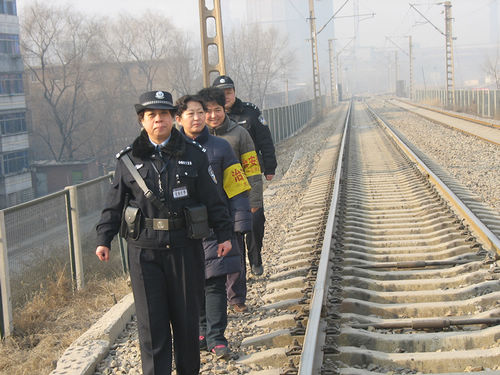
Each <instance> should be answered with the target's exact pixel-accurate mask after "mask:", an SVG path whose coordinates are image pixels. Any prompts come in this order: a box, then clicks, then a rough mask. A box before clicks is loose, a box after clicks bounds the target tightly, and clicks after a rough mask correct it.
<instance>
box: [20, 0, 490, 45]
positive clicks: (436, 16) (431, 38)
mask: <svg viewBox="0 0 500 375" xmlns="http://www.w3.org/2000/svg"><path fill="white" fill-rule="evenodd" d="M31 1H32V0H18V8H19V14H20V16H21V17H22V8H23V7H24V6H25V5H26V4H29V3H30V2H31ZM45 1H52V2H54V3H56V4H72V5H73V6H74V7H75V8H77V9H81V10H82V11H84V12H88V13H92V14H96V15H101V14H102V15H116V14H119V13H120V12H128V13H133V14H134V13H141V12H144V11H145V10H147V9H150V10H153V11H155V12H164V13H165V14H166V15H167V16H169V17H170V18H171V19H172V21H173V23H174V24H175V25H176V26H178V27H179V28H181V29H184V30H186V31H188V32H190V33H192V34H193V37H195V38H199V21H198V0H183V1H179V0H45ZM268 1H273V0H268ZM287 1H288V2H289V3H291V4H292V5H294V6H295V7H296V8H297V13H298V14H297V15H298V16H300V13H301V11H300V10H299V8H305V6H304V4H307V3H308V2H307V0H287ZM320 1H323V2H325V1H328V0H320ZM344 2H345V0H336V1H334V2H333V4H334V9H335V10H337V9H339V8H340V7H341V5H343V4H344ZM409 2H410V1H407V0H358V3H359V13H360V14H362V15H363V14H371V13H375V16H374V17H370V16H362V17H361V21H360V23H359V42H360V44H361V45H363V46H384V45H387V43H388V42H387V40H386V37H387V36H389V37H391V38H392V39H393V40H394V41H396V42H397V41H398V38H400V39H401V40H402V38H403V37H404V36H405V35H409V34H412V35H413V39H414V41H415V43H420V44H423V45H429V46H431V45H435V46H440V45H443V44H444V37H442V36H441V35H440V34H439V32H438V31H437V30H436V29H435V28H434V27H433V26H431V25H430V24H429V23H426V21H425V20H424V19H423V18H422V17H421V16H420V15H419V14H418V13H417V12H416V11H415V10H413V9H411V7H410V6H409ZM411 2H412V3H416V4H417V5H416V6H417V8H418V9H419V10H420V11H421V12H422V13H424V14H425V15H426V16H427V17H428V18H429V20H431V21H432V23H434V24H435V26H437V27H438V28H439V29H440V30H441V31H443V32H444V15H443V13H442V12H443V10H444V6H443V5H438V4H440V3H441V4H442V1H427V0H420V1H419V0H415V1H411ZM496 2H498V0H453V1H452V15H453V17H454V18H455V22H454V24H453V28H454V32H453V34H454V36H455V37H457V39H456V43H457V45H468V44H484V43H488V42H489V41H490V39H492V37H491V36H490V21H491V17H490V14H489V11H490V9H491V7H490V5H491V4H493V3H496ZM221 4H222V15H223V18H224V16H225V15H226V18H225V19H224V25H225V26H224V27H227V28H230V27H231V26H234V22H231V21H232V20H231V18H232V19H233V20H237V22H236V24H238V22H239V20H240V19H242V18H243V17H244V11H245V10H244V5H243V4H244V1H243V0H222V1H221ZM353 4H354V0H351V1H349V2H348V3H347V5H346V6H345V7H344V8H343V9H342V11H341V12H339V14H338V15H339V16H350V15H352V14H353ZM303 13H304V14H303V15H302V16H303V17H304V18H306V17H307V13H305V12H303ZM329 17H330V15H324V14H319V15H318V14H317V18H318V27H320V24H321V23H322V22H326V20H327V19H328V18H329ZM496 19H498V14H497V16H496ZM335 22H336V33H337V35H336V36H337V37H338V38H349V37H352V36H353V34H354V31H353V24H354V22H353V19H352V18H340V17H339V18H338V19H336V20H335ZM305 38H307V35H306V36H305ZM389 43H390V42H389ZM401 43H403V42H401Z"/></svg>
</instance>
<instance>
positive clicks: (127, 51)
mask: <svg viewBox="0 0 500 375" xmlns="http://www.w3.org/2000/svg"><path fill="white" fill-rule="evenodd" d="M106 23H107V25H108V27H107V28H106V30H105V35H104V36H103V38H102V39H103V43H104V45H105V48H106V49H107V51H108V56H109V61H110V62H114V63H118V64H119V65H120V67H121V73H122V77H123V78H125V79H126V83H127V85H128V86H129V90H134V91H135V94H139V93H140V92H143V91H149V90H153V88H154V87H158V84H159V83H160V82H161V80H162V78H163V77H161V76H160V75H159V74H158V73H159V71H160V69H161V67H162V66H164V65H165V64H166V59H167V58H168V57H170V56H173V55H174V54H175V52H176V51H175V50H174V49H173V48H172V46H173V45H175V41H176V39H177V38H178V35H179V33H178V32H177V31H176V29H175V28H174V26H173V25H172V23H171V22H170V21H169V20H168V19H167V18H165V17H164V16H161V15H159V14H156V13H152V12H150V11H148V12H146V13H144V14H143V15H142V16H140V17H134V16H131V15H128V14H122V15H120V16H119V17H118V19H116V20H107V21H106ZM136 96H137V95H136Z"/></svg>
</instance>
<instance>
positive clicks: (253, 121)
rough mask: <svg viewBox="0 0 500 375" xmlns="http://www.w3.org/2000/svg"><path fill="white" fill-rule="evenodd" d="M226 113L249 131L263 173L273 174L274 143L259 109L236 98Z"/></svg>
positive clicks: (275, 163)
mask: <svg viewBox="0 0 500 375" xmlns="http://www.w3.org/2000/svg"><path fill="white" fill-rule="evenodd" d="M228 115H229V117H230V118H231V120H233V121H235V122H236V123H237V124H238V125H241V126H243V127H244V128H245V129H246V130H248V132H249V133H250V136H251V137H252V139H253V143H254V144H255V151H257V155H259V159H260V162H261V163H260V164H261V166H262V167H263V173H264V174H265V175H268V174H275V171H276V166H277V162H276V153H275V150H274V143H273V139H272V137H271V132H270V130H269V127H268V126H267V123H266V121H265V120H264V117H263V116H262V113H261V112H260V109H259V108H258V107H257V106H256V105H255V104H252V103H248V102H242V101H241V100H240V99H239V98H236V101H235V102H234V104H233V106H232V107H231V109H230V111H229V112H228Z"/></svg>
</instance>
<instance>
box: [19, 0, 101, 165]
mask: <svg viewBox="0 0 500 375" xmlns="http://www.w3.org/2000/svg"><path fill="white" fill-rule="evenodd" d="M92 30H93V26H92V24H91V23H90V22H88V21H87V20H86V19H85V18H84V17H83V16H81V15H79V14H78V13H75V12H73V11H72V10H71V8H69V7H64V8H56V7H53V6H50V7H49V6H47V5H45V4H44V3H41V2H35V3H33V4H32V5H31V6H29V7H28V8H26V9H25V16H24V17H23V19H22V23H21V33H22V38H21V46H22V50H23V54H24V62H25V65H26V67H27V70H28V73H29V74H30V76H31V79H32V81H34V83H33V84H32V85H31V91H32V92H31V93H32V94H34V95H35V92H37V91H39V93H40V94H41V96H42V97H43V99H44V102H43V103H40V102H38V103H37V104H38V105H39V107H40V108H39V111H38V113H40V114H41V115H42V116H44V117H46V118H45V121H40V124H39V125H40V126H36V127H34V129H35V130H34V133H35V135H37V136H39V137H40V138H41V139H42V140H43V142H44V143H45V144H46V145H47V147H48V150H49V151H50V154H51V156H52V157H53V159H54V160H57V161H61V160H72V159H74V155H75V152H76V151H78V150H79V149H80V148H82V147H83V146H84V145H85V144H86V143H87V142H88V140H89V139H90V138H91V136H92V131H88V130H89V106H88V98H87V97H86V95H85V92H84V88H85V81H86V80H87V78H88V75H89V71H88V61H87V55H88V52H89V50H90V49H92V45H93V42H94V33H93V31H92ZM38 120H40V119H34V122H38ZM83 130H86V131H83Z"/></svg>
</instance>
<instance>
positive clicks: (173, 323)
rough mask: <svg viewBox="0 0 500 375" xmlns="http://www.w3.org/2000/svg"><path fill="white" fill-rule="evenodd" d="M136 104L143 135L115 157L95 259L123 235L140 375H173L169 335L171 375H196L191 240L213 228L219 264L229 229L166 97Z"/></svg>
mask: <svg viewBox="0 0 500 375" xmlns="http://www.w3.org/2000/svg"><path fill="white" fill-rule="evenodd" d="M139 101H140V103H139V104H136V105H135V109H136V112H137V114H138V119H139V122H140V123H141V125H142V127H143V129H142V131H141V133H140V135H139V137H137V138H136V139H135V141H134V142H133V143H132V145H131V146H129V147H127V148H126V149H125V150H123V151H121V152H120V153H119V154H118V155H117V158H118V161H117V165H116V170H115V176H114V180H113V184H112V187H111V189H110V192H109V194H108V198H107V203H106V206H105V208H104V210H103V211H102V215H101V219H100V221H99V223H98V224H97V244H98V246H97V249H96V255H97V256H98V257H99V259H100V260H104V261H107V260H108V259H109V250H110V246H111V240H112V239H113V237H114V236H115V235H116V234H117V233H118V231H119V230H121V231H123V232H122V233H123V235H124V236H125V238H126V239H127V243H128V252H129V254H128V256H129V265H130V278H131V281H132V290H133V293H134V299H135V305H136V313H137V327H138V331H139V342H140V348H141V359H142V371H143V375H164V374H170V373H171V370H172V334H173V342H174V352H175V363H176V369H177V374H179V375H194V374H198V372H199V369H200V354H199V315H200V303H201V301H202V298H203V296H204V290H203V288H204V279H205V273H204V263H205V259H204V252H203V248H202V244H201V239H198V238H199V237H200V233H197V232H199V231H198V229H200V228H202V227H204V225H205V226H206V227H207V228H208V226H210V227H211V228H213V229H214V232H215V234H216V238H217V242H218V251H220V254H221V256H224V255H226V254H227V253H229V251H231V242H230V239H231V236H232V221H231V218H230V216H229V213H228V210H227V207H226V205H225V204H224V202H222V200H221V198H220V196H219V194H218V191H217V188H216V180H215V176H214V174H213V171H212V170H211V168H210V167H209V163H208V158H207V156H206V154H205V152H204V149H203V147H201V146H200V145H199V144H198V143H196V142H194V141H191V140H188V139H186V138H185V137H184V136H183V135H182V134H180V132H179V131H178V130H176V129H175V127H173V113H175V109H176V108H175V106H174V105H173V102H172V95H171V94H170V93H168V92H166V91H150V92H146V93H144V94H142V95H141V96H140V98H139ZM203 206H204V207H205V208H204V207H203ZM190 213H191V214H190ZM193 213H195V214H193ZM204 213H205V215H203V214H204ZM193 217H194V219H193ZM203 217H206V220H205V223H203V220H202V218H203ZM198 221H200V222H198ZM207 222H208V223H207ZM120 228H121V229H120ZM171 330H172V333H171Z"/></svg>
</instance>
